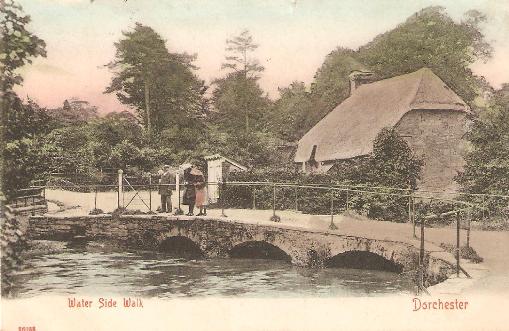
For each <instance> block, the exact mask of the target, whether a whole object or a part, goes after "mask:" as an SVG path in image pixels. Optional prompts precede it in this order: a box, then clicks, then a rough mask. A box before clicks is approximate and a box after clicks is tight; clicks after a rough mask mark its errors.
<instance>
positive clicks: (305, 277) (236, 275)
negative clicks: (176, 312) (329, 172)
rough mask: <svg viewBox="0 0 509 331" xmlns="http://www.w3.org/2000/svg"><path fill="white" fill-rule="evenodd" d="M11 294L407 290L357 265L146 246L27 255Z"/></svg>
mask: <svg viewBox="0 0 509 331" xmlns="http://www.w3.org/2000/svg"><path fill="white" fill-rule="evenodd" d="M14 281H15V286H14V288H13V294H14V295H15V296H16V297H20V298H23V297H32V296H37V295H42V294H57V295H58V294H60V295H69V294H71V295H79V294H87V295H98V296H99V295H100V296H104V295H119V296H120V295H122V296H125V295H131V296H143V297H158V298H176V297H204V296H221V297H345V296H379V295H387V294H404V293H408V294H409V293H412V291H413V285H412V282H411V280H410V279H408V277H404V276H401V275H398V274H396V273H392V272H384V271H371V270H359V269H341V268H327V269H308V268H302V267H296V266H293V265H291V264H290V263H288V262H285V261H279V260H267V259H233V258H231V259H227V258H224V259H222V258H214V259H197V260H195V259H184V258H175V257H173V256H171V255H169V254H168V253H162V252H152V251H150V252H148V251H111V250H110V251H104V250H98V249H90V246H86V247H74V248H72V247H65V248H64V249H61V250H58V251H56V252H55V251H53V252H44V251H41V252H38V253H31V254H28V255H27V256H26V257H25V260H24V266H23V268H22V270H20V271H19V272H17V274H16V275H15V278H14Z"/></svg>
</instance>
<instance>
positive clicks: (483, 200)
mask: <svg viewBox="0 0 509 331" xmlns="http://www.w3.org/2000/svg"><path fill="white" fill-rule="evenodd" d="M485 200H486V195H484V194H483V196H482V222H483V223H484V209H485V208H486V206H485V204H486V202H485Z"/></svg>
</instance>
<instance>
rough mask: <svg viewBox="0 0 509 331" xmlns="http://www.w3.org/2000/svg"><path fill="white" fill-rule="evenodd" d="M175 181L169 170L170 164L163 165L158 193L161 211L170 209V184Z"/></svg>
mask: <svg viewBox="0 0 509 331" xmlns="http://www.w3.org/2000/svg"><path fill="white" fill-rule="evenodd" d="M174 182H175V178H174V176H173V175H172V173H171V172H170V166H169V165H165V166H164V167H163V174H162V175H161V179H160V180H159V194H160V195H161V213H166V212H169V213H171V211H172V206H171V192H172V187H171V186H170V184H173V183H174Z"/></svg>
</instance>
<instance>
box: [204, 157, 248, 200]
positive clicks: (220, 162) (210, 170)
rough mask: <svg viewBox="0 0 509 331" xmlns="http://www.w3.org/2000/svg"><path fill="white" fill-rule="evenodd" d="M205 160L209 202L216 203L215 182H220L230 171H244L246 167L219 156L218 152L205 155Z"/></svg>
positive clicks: (217, 187)
mask: <svg viewBox="0 0 509 331" xmlns="http://www.w3.org/2000/svg"><path fill="white" fill-rule="evenodd" d="M205 160H206V161H207V174H208V175H207V181H208V182H209V183H210V184H209V185H208V195H209V202H210V203H216V202H217V200H218V199H219V186H218V185H217V183H222V182H223V181H224V180H225V179H226V178H227V177H228V174H229V173H230V172H235V171H246V170H247V168H246V167H244V166H243V165H240V164H238V163H237V162H235V161H233V160H231V159H229V158H227V157H224V156H221V155H219V154H214V155H209V156H205Z"/></svg>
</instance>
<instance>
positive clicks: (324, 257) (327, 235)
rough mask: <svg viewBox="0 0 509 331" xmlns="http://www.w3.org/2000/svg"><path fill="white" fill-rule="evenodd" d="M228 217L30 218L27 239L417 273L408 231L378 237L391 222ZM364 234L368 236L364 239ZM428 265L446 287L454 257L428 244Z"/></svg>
mask: <svg viewBox="0 0 509 331" xmlns="http://www.w3.org/2000/svg"><path fill="white" fill-rule="evenodd" d="M227 212H228V213H230V217H229V218H222V217H218V216H215V215H212V216H206V217H193V216H190V217H189V216H171V215H164V214H163V215H123V216H119V217H112V216H111V215H107V214H105V215H95V216H89V215H82V216H79V215H58V214H56V215H50V214H46V215H43V216H32V217H31V218H30V220H29V228H28V230H27V234H28V237H29V239H47V240H71V239H73V238H75V237H77V236H79V237H81V238H86V239H89V240H99V241H101V240H104V241H109V242H115V243H117V244H119V245H122V246H124V247H129V248H142V249H160V248H161V247H162V246H163V245H166V244H168V242H171V241H172V240H175V239H178V240H181V239H183V238H185V239H186V240H187V241H191V242H192V243H194V246H195V247H196V248H199V250H200V251H201V253H202V254H203V255H205V256H208V257H229V256H232V252H233V251H234V250H235V249H236V248H239V247H242V246H246V245H249V244H251V243H264V244H266V245H269V246H270V247H275V248H277V249H278V250H280V251H282V252H284V255H286V257H287V258H288V260H291V262H292V263H293V264H296V265H300V266H309V267H320V266H324V265H327V264H328V263H330V261H332V260H334V259H336V258H338V257H341V256H343V255H345V254H348V253H351V252H357V253H358V252H364V253H366V254H368V255H376V256H377V257H381V258H383V259H384V261H387V262H388V263H391V264H393V265H394V266H396V267H397V270H399V271H403V272H405V271H407V272H410V271H414V270H416V269H417V267H418V254H419V242H418V240H416V239H414V238H412V236H411V232H410V231H408V233H406V232H405V233H406V234H405V235H404V236H402V235H401V234H398V231H390V230H389V231H387V229H385V231H377V227H380V229H381V226H383V224H381V223H387V222H367V221H360V220H356V221H353V222H347V221H345V220H342V219H341V218H340V217H339V218H337V219H336V224H337V225H339V229H338V230H326V227H324V225H325V224H327V221H326V219H327V217H324V218H320V217H314V218H311V219H310V221H309V222H308V223H307V226H305V225H306V224H302V222H300V224H299V222H297V221H296V222H295V223H296V224H295V225H292V224H288V223H274V222H270V221H267V220H268V216H269V215H270V213H269V211H258V213H262V215H263V216H264V217H262V216H261V215H258V216H257V217H259V218H258V220H257V221H256V222H255V221H254V219H256V217H255V216H253V214H249V215H248V214H246V213H245V211H244V212H239V211H237V212H235V211H227ZM235 213H237V214H238V215H235ZM232 214H233V215H232ZM255 214H256V213H255ZM265 216H267V217H265ZM283 219H285V218H284V217H283ZM329 220H330V219H329ZM352 224H356V225H357V228H356V229H354V227H352ZM385 227H386V226H385ZM363 228H364V230H365V231H364V232H365V234H363V235H361V232H362V229H363ZM389 229H390V228H389ZM405 229H410V228H408V227H405ZM354 230H355V231H354ZM399 231H401V230H399ZM398 238H399V239H398ZM425 264H426V270H427V272H426V274H427V279H426V283H427V285H431V284H435V283H437V282H440V281H442V280H443V279H445V278H447V276H448V275H449V274H451V273H452V272H453V270H454V268H453V264H454V258H453V256H452V255H451V254H449V253H446V252H444V251H443V250H441V249H440V248H438V247H436V246H434V245H431V244H429V243H427V244H426V254H425Z"/></svg>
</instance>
